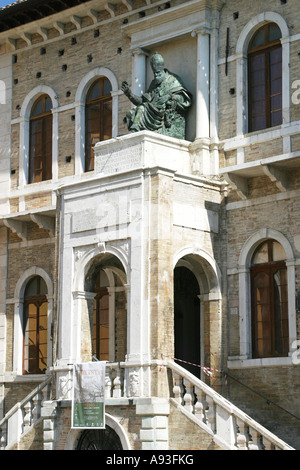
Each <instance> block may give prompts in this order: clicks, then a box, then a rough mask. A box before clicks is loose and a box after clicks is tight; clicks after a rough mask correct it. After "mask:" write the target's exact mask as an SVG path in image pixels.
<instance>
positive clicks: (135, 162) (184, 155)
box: [94, 131, 192, 175]
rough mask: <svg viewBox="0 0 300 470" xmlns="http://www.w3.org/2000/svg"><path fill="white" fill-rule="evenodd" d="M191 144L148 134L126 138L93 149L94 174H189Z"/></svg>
mask: <svg viewBox="0 0 300 470" xmlns="http://www.w3.org/2000/svg"><path fill="white" fill-rule="evenodd" d="M189 147H190V142H188V141H186V140H181V139H175V138H173V137H167V136H164V135H160V134H158V133H155V132H151V131H141V132H136V133H130V134H126V135H124V136H121V137H117V138H114V139H109V140H105V141H102V142H99V143H97V144H96V146H95V147H94V152H95V174H96V175H113V174H116V173H127V172H130V171H134V170H141V169H147V168H157V167H160V168H164V169H168V170H172V171H174V172H175V171H176V172H178V173H181V174H191V173H192V168H191V159H190V153H189Z"/></svg>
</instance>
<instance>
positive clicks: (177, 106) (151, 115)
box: [121, 52, 191, 139]
mask: <svg viewBox="0 0 300 470" xmlns="http://www.w3.org/2000/svg"><path fill="white" fill-rule="evenodd" d="M150 64H151V68H152V70H153V74H154V79H153V80H152V82H151V84H150V87H149V89H148V91H147V93H144V94H143V95H142V96H136V95H134V94H133V93H132V92H131V90H130V88H129V86H128V83H127V82H123V83H122V87H121V88H122V91H123V92H124V94H125V95H126V96H127V97H128V98H129V99H130V101H131V102H132V103H133V104H134V105H135V106H136V107H135V108H134V109H132V110H130V111H128V112H127V115H126V119H127V126H128V130H129V131H130V132H138V131H142V130H150V131H155V132H158V133H159V134H164V135H168V136H171V137H176V138H178V139H184V138H185V121H186V111H187V109H188V108H189V107H190V106H191V94H190V93H189V92H188V91H187V89H186V88H185V87H184V85H183V83H182V81H181V79H180V78H179V77H178V76H177V75H175V74H173V73H171V72H169V71H168V70H167V69H165V68H164V59H163V57H162V56H161V55H160V54H158V53H157V52H156V53H155V54H154V55H153V56H152V57H151V59H150Z"/></svg>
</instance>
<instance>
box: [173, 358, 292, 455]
mask: <svg viewBox="0 0 300 470" xmlns="http://www.w3.org/2000/svg"><path fill="white" fill-rule="evenodd" d="M166 365H167V367H169V368H170V369H172V370H173V371H174V372H176V373H177V374H178V375H180V376H181V377H184V378H185V379H187V380H188V381H189V382H190V383H191V384H192V385H193V386H194V387H197V388H199V389H200V390H201V391H202V392H203V393H205V394H206V395H208V396H209V397H210V398H211V399H212V400H213V401H214V403H215V404H217V405H218V406H220V407H221V408H223V409H224V410H225V411H227V412H228V413H229V414H231V415H233V416H235V417H236V418H238V419H239V420H241V421H243V422H244V423H245V424H246V425H247V426H250V427H251V429H254V430H255V431H256V432H257V433H258V434H260V435H262V436H264V437H265V438H266V439H267V440H269V441H270V442H272V444H274V445H275V446H277V447H280V448H282V449H284V450H295V449H294V448H293V447H291V446H290V445H289V444H287V443H286V442H284V441H283V440H282V439H280V438H279V437H277V436H276V435H275V434H273V433H272V432H271V431H269V430H268V429H266V428H265V427H264V426H262V425H261V424H259V423H258V422H257V421H255V420H254V419H252V418H251V417H250V416H248V415H247V414H246V413H245V412H244V411H242V410H241V409H240V408H238V407H237V406H236V405H234V404H233V403H231V402H229V401H228V400H227V399H226V398H224V397H223V396H222V395H220V394H219V393H218V392H216V391H215V390H214V389H212V388H211V387H209V386H208V385H207V384H206V383H204V382H203V381H202V380H200V379H198V378H197V377H195V376H194V375H193V374H191V373H190V372H189V371H187V370H186V369H184V368H183V367H182V366H180V365H178V364H176V363H175V362H174V361H172V360H170V359H169V360H168V361H167V362H166Z"/></svg>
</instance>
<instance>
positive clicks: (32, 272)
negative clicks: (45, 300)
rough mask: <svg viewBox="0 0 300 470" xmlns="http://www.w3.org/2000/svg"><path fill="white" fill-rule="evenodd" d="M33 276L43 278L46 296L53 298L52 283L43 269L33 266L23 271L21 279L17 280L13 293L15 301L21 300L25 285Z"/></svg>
mask: <svg viewBox="0 0 300 470" xmlns="http://www.w3.org/2000/svg"><path fill="white" fill-rule="evenodd" d="M34 276H40V277H41V278H43V280H44V281H45V283H46V286H47V292H48V296H49V297H50V296H53V283H52V279H51V277H50V276H49V274H48V273H47V272H46V271H45V270H44V269H43V268H40V267H38V266H33V267H32V268H29V269H27V270H26V271H24V272H23V274H22V275H21V277H20V278H19V279H18V281H17V284H16V287H15V293H14V297H15V299H23V297H24V291H25V288H26V285H27V283H28V281H29V280H30V279H31V278H32V277H34Z"/></svg>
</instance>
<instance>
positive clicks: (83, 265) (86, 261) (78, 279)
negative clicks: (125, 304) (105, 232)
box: [73, 244, 129, 292]
mask: <svg viewBox="0 0 300 470" xmlns="http://www.w3.org/2000/svg"><path fill="white" fill-rule="evenodd" d="M101 254H103V255H105V254H111V255H113V256H115V257H116V258H117V259H118V261H119V262H120V263H121V265H122V267H123V269H124V273H125V276H126V282H127V283H128V282H129V279H128V273H129V269H128V257H127V255H126V253H125V252H124V251H123V250H122V249H120V248H116V247H114V246H112V245H109V244H105V247H103V246H101V247H99V246H98V247H94V248H92V249H91V250H89V251H88V252H87V253H85V254H84V255H83V256H82V258H81V259H80V260H79V262H78V265H77V266H76V273H75V277H74V285H73V287H74V289H73V290H74V291H75V292H76V291H77V292H78V291H84V284H85V277H86V274H87V272H88V270H89V268H90V266H91V264H92V263H93V260H94V259H95V258H96V257H98V256H99V255H101ZM115 272H116V274H117V275H118V276H119V277H122V273H121V271H120V270H118V269H117V268H115ZM123 281H124V282H125V278H124V277H123Z"/></svg>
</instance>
